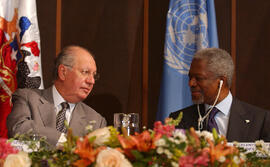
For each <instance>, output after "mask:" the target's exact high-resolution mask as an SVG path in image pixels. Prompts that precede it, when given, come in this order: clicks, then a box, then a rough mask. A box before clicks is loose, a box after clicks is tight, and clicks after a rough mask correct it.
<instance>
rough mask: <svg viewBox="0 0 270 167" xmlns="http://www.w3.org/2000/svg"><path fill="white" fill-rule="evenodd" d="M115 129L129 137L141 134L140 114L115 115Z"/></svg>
mask: <svg viewBox="0 0 270 167" xmlns="http://www.w3.org/2000/svg"><path fill="white" fill-rule="evenodd" d="M114 127H115V128H116V129H117V130H118V131H119V132H120V133H124V131H126V132H125V133H126V134H127V135H134V134H135V132H139V114H138V113H129V114H125V113H115V114H114Z"/></svg>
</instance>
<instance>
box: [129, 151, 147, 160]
mask: <svg viewBox="0 0 270 167" xmlns="http://www.w3.org/2000/svg"><path fill="white" fill-rule="evenodd" d="M131 153H132V155H133V156H134V157H135V158H136V159H137V160H140V159H143V158H144V156H143V155H142V153H141V152H139V151H137V150H131Z"/></svg>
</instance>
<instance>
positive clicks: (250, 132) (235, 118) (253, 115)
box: [170, 98, 270, 142]
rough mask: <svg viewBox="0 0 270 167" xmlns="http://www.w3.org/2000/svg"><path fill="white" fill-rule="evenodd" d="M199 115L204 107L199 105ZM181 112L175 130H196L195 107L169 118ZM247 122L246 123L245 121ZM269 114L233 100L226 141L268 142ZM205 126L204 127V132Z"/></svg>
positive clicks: (174, 113)
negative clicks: (179, 120)
mask: <svg viewBox="0 0 270 167" xmlns="http://www.w3.org/2000/svg"><path fill="white" fill-rule="evenodd" d="M200 111H201V114H202V115H204V113H205V110H204V105H200ZM180 112H183V119H182V121H181V122H180V124H179V125H178V126H177V127H176V128H182V129H189V128H190V127H194V128H195V129H198V118H199V115H198V111H197V105H192V106H190V107H187V108H185V109H182V110H179V111H176V112H173V113H171V114H170V117H172V118H176V117H177V116H178V114H179V113H180ZM247 120H248V121H247ZM269 126H270V112H269V111H267V110H263V109H260V108H258V107H255V106H253V105H250V104H247V103H245V102H242V101H240V100H238V99H236V98H233V101H232V106H231V109H230V116H229V123H228V129H227V136H226V137H227V140H228V141H229V142H232V141H239V142H254V141H256V140H260V139H262V140H264V141H267V142H269V141H270V128H269ZM205 128H206V125H204V130H205Z"/></svg>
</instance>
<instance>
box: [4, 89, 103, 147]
mask: <svg viewBox="0 0 270 167" xmlns="http://www.w3.org/2000/svg"><path fill="white" fill-rule="evenodd" d="M12 101H13V108H12V111H11V113H10V114H9V116H8V118H7V127H8V136H9V137H13V136H14V135H15V134H16V133H26V132H28V131H29V130H30V129H32V130H33V131H34V133H37V134H39V135H41V136H46V137H47V140H48V142H49V143H50V144H52V145H56V144H57V141H58V139H59V137H60V135H61V133H60V132H58V131H57V130H56V113H55V108H54V103H53V95H52V87H50V88H48V89H45V90H34V89H17V90H16V92H15V93H14V94H13V96H12ZM92 120H95V121H96V123H95V125H94V129H97V128H101V127H104V126H106V120H105V119H104V118H103V117H102V116H101V115H100V114H98V113H97V112H96V111H95V110H93V109H92V108H90V107H89V106H87V105H86V104H84V103H82V102H79V103H77V104H76V106H75V108H74V110H73V112H72V116H71V120H70V123H69V126H70V128H71V129H72V132H73V134H74V135H76V136H83V135H85V133H86V131H85V127H86V126H87V125H88V124H89V122H90V121H92Z"/></svg>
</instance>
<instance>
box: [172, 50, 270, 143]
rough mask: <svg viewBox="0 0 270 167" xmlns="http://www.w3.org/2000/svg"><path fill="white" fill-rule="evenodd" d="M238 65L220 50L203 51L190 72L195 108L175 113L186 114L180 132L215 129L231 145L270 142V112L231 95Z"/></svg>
mask: <svg viewBox="0 0 270 167" xmlns="http://www.w3.org/2000/svg"><path fill="white" fill-rule="evenodd" d="M233 72H234V64H233V60H232V58H231V56H230V55H229V54H228V53H227V52H226V51H224V50H222V49H218V48H207V49H202V50H199V51H198V52H197V53H196V54H195V55H194V58H193V60H192V63H191V66H190V70H189V86H190V90H191V95H192V101H193V103H194V105H192V106H190V107H187V108H184V109H182V110H179V111H176V112H173V113H171V114H170V117H172V118H176V117H177V116H178V114H179V113H180V112H183V119H182V121H181V122H180V124H179V125H178V127H177V128H183V129H187V128H190V127H194V128H195V129H199V130H209V131H212V129H213V128H215V129H216V130H217V131H218V133H219V134H221V135H224V136H226V137H227V139H228V141H239V142H254V141H255V140H259V139H262V140H265V141H268V142H269V141H270V130H269V126H270V112H269V111H266V110H263V109H260V108H258V107H255V106H253V105H250V104H247V103H245V102H242V101H240V100H238V99H237V98H235V97H233V96H232V94H231V92H230V87H231V83H232V77H233Z"/></svg>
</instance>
